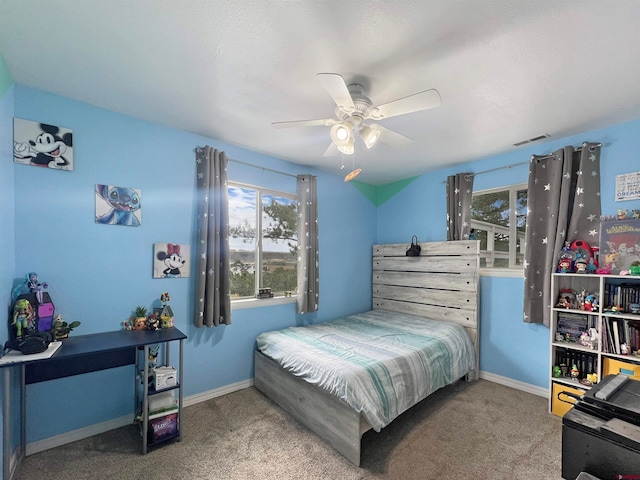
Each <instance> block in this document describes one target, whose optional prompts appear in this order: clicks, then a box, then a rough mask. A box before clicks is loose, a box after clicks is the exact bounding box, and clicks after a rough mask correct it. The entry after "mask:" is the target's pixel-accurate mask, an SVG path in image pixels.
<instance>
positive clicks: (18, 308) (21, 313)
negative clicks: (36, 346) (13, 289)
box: [11, 299, 36, 338]
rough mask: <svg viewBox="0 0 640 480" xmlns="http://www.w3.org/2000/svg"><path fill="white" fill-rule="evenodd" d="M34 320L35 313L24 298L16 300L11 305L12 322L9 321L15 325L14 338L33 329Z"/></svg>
mask: <svg viewBox="0 0 640 480" xmlns="http://www.w3.org/2000/svg"><path fill="white" fill-rule="evenodd" d="M35 322H36V314H35V313H34V311H33V309H32V308H31V304H30V303H29V302H28V301H27V300H25V299H22V300H17V301H16V303H15V305H14V307H13V322H12V323H11V325H13V326H15V327H16V338H21V337H22V335H23V334H27V332H28V331H29V330H33V329H34V326H33V324H34V323H35Z"/></svg>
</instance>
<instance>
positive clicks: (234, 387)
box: [182, 378, 253, 407]
mask: <svg viewBox="0 0 640 480" xmlns="http://www.w3.org/2000/svg"><path fill="white" fill-rule="evenodd" d="M249 387H253V378H251V379H250V380H243V381H241V382H236V383H232V384H231V385H225V386H224V387H220V388H215V389H213V390H209V391H207V392H202V393H196V394H195V395H190V396H189V397H185V398H184V399H183V401H182V405H183V406H185V407H188V406H190V405H195V404H196V403H201V402H206V401H207V400H211V399H212V398H216V397H221V396H223V395H227V394H229V393H233V392H237V391H238V390H244V389H245V388H249Z"/></svg>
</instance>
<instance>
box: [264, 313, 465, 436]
mask: <svg viewBox="0 0 640 480" xmlns="http://www.w3.org/2000/svg"><path fill="white" fill-rule="evenodd" d="M257 343H258V349H259V350H260V352H262V353H263V354H264V355H266V356H267V357H269V358H271V359H273V360H274V361H276V362H277V363H278V364H280V365H281V366H282V367H283V368H284V369H285V370H288V371H290V372H292V373H293V374H294V375H296V376H298V377H301V378H303V379H305V380H306V381H308V382H309V383H312V384H315V385H318V386H320V387H321V388H323V389H324V390H326V391H327V392H329V393H331V394H332V395H335V396H337V397H339V398H341V399H342V400H344V401H345V402H346V403H348V404H349V405H350V406H351V407H353V408H354V409H355V411H356V412H358V413H361V414H362V415H363V416H364V418H365V419H366V420H367V422H368V423H369V425H371V426H372V427H373V429H374V430H376V431H377V432H379V431H380V429H382V428H383V427H385V426H386V425H388V424H389V423H391V421H392V420H393V419H394V418H396V417H397V416H398V415H400V414H401V413H402V412H404V411H405V410H407V409H408V408H410V407H411V406H413V405H415V404H416V403H418V402H419V401H420V400H422V399H424V398H426V397H427V396H428V395H429V394H431V393H433V392H434V391H436V390H437V389H439V388H441V387H443V386H445V385H448V384H450V383H453V382H455V381H456V380H458V379H459V378H460V377H462V376H464V375H465V374H467V373H469V372H470V371H471V370H473V368H474V365H475V350H474V347H473V344H472V343H471V340H470V338H469V336H468V335H467V333H466V331H465V330H464V328H463V327H461V326H459V325H455V324H451V323H446V322H440V321H435V320H425V319H424V318H420V317H415V316H411V315H405V314H400V313H393V312H387V311H384V310H372V311H369V312H365V313H359V314H355V315H350V316H348V317H344V318H340V319H337V320H332V321H328V322H325V323H321V324H318V325H311V326H307V327H290V328H287V329H284V330H280V331H276V332H267V333H263V334H261V335H259V336H258V338H257Z"/></svg>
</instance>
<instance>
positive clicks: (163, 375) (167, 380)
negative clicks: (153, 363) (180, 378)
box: [153, 366, 177, 390]
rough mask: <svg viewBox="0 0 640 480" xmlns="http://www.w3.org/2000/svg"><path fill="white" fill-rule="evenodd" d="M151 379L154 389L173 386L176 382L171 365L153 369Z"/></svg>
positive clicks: (174, 370)
mask: <svg viewBox="0 0 640 480" xmlns="http://www.w3.org/2000/svg"><path fill="white" fill-rule="evenodd" d="M153 381H154V385H155V388H156V390H163V389H165V388H169V387H175V385H176V383H177V379H176V369H175V368H173V367H169V366H167V367H156V368H154V369H153Z"/></svg>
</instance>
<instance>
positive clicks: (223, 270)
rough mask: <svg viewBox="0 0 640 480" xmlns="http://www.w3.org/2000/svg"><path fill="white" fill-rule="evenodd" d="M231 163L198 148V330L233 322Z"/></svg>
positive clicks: (222, 154)
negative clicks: (230, 293) (229, 197)
mask: <svg viewBox="0 0 640 480" xmlns="http://www.w3.org/2000/svg"><path fill="white" fill-rule="evenodd" d="M227 162H228V160H227V156H226V155H225V154H224V152H219V151H218V150H215V149H213V148H211V147H209V146H206V147H204V148H196V198H197V199H196V201H197V219H196V228H197V234H196V242H197V245H196V248H195V251H196V252H197V260H196V288H195V294H196V297H195V309H194V310H195V313H194V324H195V326H196V327H203V326H206V327H214V326H215V327H217V326H218V325H220V324H225V325H229V324H230V323H231V298H230V296H229V286H230V283H229V282H230V280H229V199H228V193H227Z"/></svg>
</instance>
